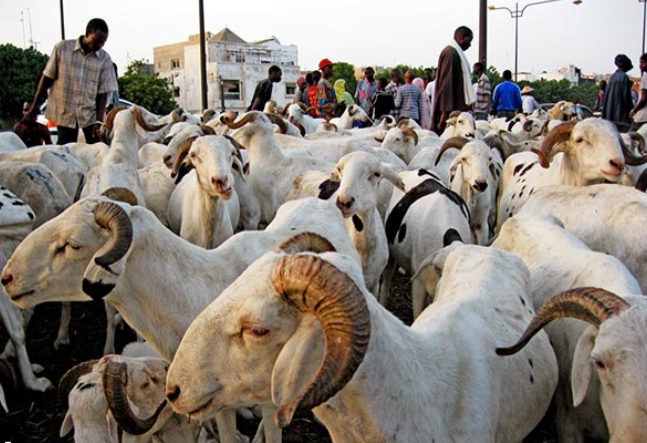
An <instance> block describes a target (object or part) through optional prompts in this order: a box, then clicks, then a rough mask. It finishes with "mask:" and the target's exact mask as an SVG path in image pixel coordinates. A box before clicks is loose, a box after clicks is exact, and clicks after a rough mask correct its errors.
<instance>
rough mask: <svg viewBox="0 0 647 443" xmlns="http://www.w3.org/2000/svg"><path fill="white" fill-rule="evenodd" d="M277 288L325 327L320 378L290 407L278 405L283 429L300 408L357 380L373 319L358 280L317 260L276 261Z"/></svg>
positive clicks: (278, 420)
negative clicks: (355, 377) (354, 376)
mask: <svg viewBox="0 0 647 443" xmlns="http://www.w3.org/2000/svg"><path fill="white" fill-rule="evenodd" d="M272 284H273V285H274V289H275V290H276V291H277V292H278V293H279V294H281V296H282V297H283V298H284V300H285V301H286V302H287V303H289V304H291V305H292V306H294V307H296V308H297V309H299V310H300V311H302V312H311V313H312V314H313V315H314V316H315V317H316V318H317V320H318V321H319V322H320V323H321V327H322V329H323V333H324V338H325V346H326V349H325V352H324V356H323V361H322V363H321V366H320V367H319V369H318V371H317V373H316V375H315V376H314V377H313V379H312V380H311V381H310V382H309V383H308V385H307V386H306V387H305V388H304V389H302V390H301V392H299V393H298V394H297V395H296V396H295V397H294V398H292V399H290V400H289V403H287V404H283V405H280V406H279V409H278V411H277V413H276V419H275V421H276V424H277V425H278V426H279V427H281V428H283V427H285V426H287V425H288V424H289V423H290V421H291V420H292V416H293V414H294V412H295V411H296V410H297V409H310V408H314V407H315V406H317V405H319V404H321V403H323V402H325V401H326V400H328V399H329V398H330V397H332V396H333V395H335V394H336V393H337V392H338V391H339V390H341V389H342V388H343V387H344V386H345V385H346V383H348V381H349V380H350V379H351V378H352V377H353V374H354V373H355V371H356V370H357V368H358V367H359V365H360V363H361V362H362V360H363V359H364V354H365V353H366V350H367V348H368V344H369V339H370V336H371V319H370V314H369V311H368V307H367V306H366V300H365V299H364V294H362V292H361V290H360V289H359V288H358V287H357V286H356V285H355V283H354V282H353V280H352V279H351V278H350V277H349V276H348V275H346V274H345V273H343V272H342V271H340V270H339V269H337V268H336V267H335V266H333V265H332V264H330V263H328V262H327V261H325V260H323V259H322V258H321V257H318V256H315V255H291V256H287V257H283V258H281V259H280V260H278V261H277V262H276V264H275V265H274V269H273V270H272Z"/></svg>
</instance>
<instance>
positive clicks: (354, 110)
mask: <svg viewBox="0 0 647 443" xmlns="http://www.w3.org/2000/svg"><path fill="white" fill-rule="evenodd" d="M355 114H357V108H355V107H354V106H353V105H351V106H349V108H348V115H350V116H351V117H352V116H354V115H355Z"/></svg>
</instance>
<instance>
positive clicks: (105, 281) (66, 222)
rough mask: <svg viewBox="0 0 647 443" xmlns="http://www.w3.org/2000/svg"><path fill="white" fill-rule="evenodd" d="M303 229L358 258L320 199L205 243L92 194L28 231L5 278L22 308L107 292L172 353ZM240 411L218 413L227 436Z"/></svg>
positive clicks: (332, 210)
mask: <svg viewBox="0 0 647 443" xmlns="http://www.w3.org/2000/svg"><path fill="white" fill-rule="evenodd" d="M304 231H313V232H315V233H318V234H319V235H321V236H323V237H324V238H325V239H327V241H328V242H330V243H331V244H332V245H333V246H334V247H335V248H336V249H337V250H339V251H342V252H344V253H345V254H347V255H350V256H351V257H353V258H354V259H355V260H356V261H357V263H359V257H358V255H357V251H356V250H355V247H354V246H353V244H352V243H351V241H350V238H349V237H348V234H347V233H346V230H345V227H344V220H343V217H342V215H341V213H340V212H339V210H338V209H337V208H336V207H335V206H334V204H333V203H331V202H325V201H322V200H319V199H316V198H310V199H303V200H298V201H294V202H288V203H286V204H285V205H283V206H282V207H281V208H280V209H279V211H278V212H277V215H276V217H275V219H274V220H273V222H272V223H271V224H270V225H268V227H267V228H266V230H265V231H257V232H241V233H238V234H236V235H234V236H233V237H231V238H230V239H228V240H227V241H226V242H224V243H223V244H222V245H221V246H220V247H218V248H217V249H215V250H205V249H203V248H200V247H197V246H195V245H192V244H190V243H188V242H187V241H186V240H184V239H181V238H179V237H177V236H176V235H175V234H173V233H172V232H170V231H169V230H168V229H167V228H165V227H164V226H163V225H161V224H160V223H159V221H158V220H157V218H156V217H155V215H154V214H152V213H151V212H150V211H149V210H147V209H146V208H143V207H141V206H130V205H127V204H123V203H119V202H112V201H109V200H107V199H106V198H105V197H88V198H86V199H83V200H80V201H79V202H77V203H76V204H74V205H72V206H71V207H70V208H68V210H67V211H65V212H64V213H63V214H61V216H60V217H57V218H56V219H55V220H52V221H51V222H50V223H48V224H45V225H43V226H42V227H41V228H39V229H36V230H35V231H34V232H33V233H32V234H30V235H29V236H28V237H27V238H26V239H25V240H24V241H23V242H22V243H21V244H20V245H19V246H18V248H17V249H16V251H15V253H14V254H13V256H12V258H11V259H10V260H9V262H8V263H7V265H6V266H5V269H4V271H3V274H2V280H1V281H2V284H3V286H4V288H5V291H6V293H7V294H8V295H9V297H10V298H11V299H12V301H13V302H14V303H15V304H17V305H18V306H20V307H22V308H27V307H33V306H35V305H37V304H39V303H43V302H47V301H57V300H58V301H89V300H90V298H89V297H91V298H93V299H95V300H100V299H105V300H106V301H107V302H109V303H110V304H112V305H113V306H115V307H117V309H118V310H119V312H120V314H121V315H122V316H123V318H124V320H125V321H126V322H127V323H128V324H129V325H130V326H131V327H133V328H134V329H135V330H136V331H137V332H138V333H139V334H140V335H141V336H143V337H144V338H145V339H146V340H147V341H148V343H149V344H150V345H151V346H152V347H153V349H155V351H156V352H158V353H159V355H161V356H162V358H164V359H165V360H166V361H171V360H172V359H173V356H174V354H175V351H176V349H177V347H178V345H179V343H180V340H181V338H182V336H183V335H184V332H185V331H186V329H187V328H188V327H189V325H190V324H191V322H192V321H193V319H194V318H195V317H196V316H197V315H198V314H199V313H200V312H202V310H203V309H204V308H205V307H206V306H207V305H208V304H209V303H210V302H211V301H212V300H213V299H215V298H216V297H218V296H219V294H220V292H222V290H224V289H225V288H226V287H227V286H229V284H230V283H231V282H233V281H234V280H235V279H236V278H237V277H238V276H239V275H240V274H241V273H242V272H243V271H244V270H245V269H246V268H247V266H248V265H249V264H251V263H252V262H253V261H254V260H256V259H257V258H258V257H260V256H261V255H262V254H263V253H265V252H266V251H268V250H270V249H271V248H273V247H274V246H275V245H276V244H277V243H278V242H280V241H282V240H283V239H285V238H286V237H287V236H291V235H293V234H295V233H299V232H304ZM182 275H186V276H188V277H187V278H178V276H182ZM160 324H163V325H165V327H164V328H160V327H159V325H160ZM252 404H254V403H252ZM234 419H235V415H234V412H233V411H223V413H222V415H221V416H220V419H219V428H220V427H221V426H223V428H221V438H222V442H223V443H225V442H226V443H233V442H235V438H234V436H233V434H227V433H226V432H225V431H223V430H222V429H235V422H234ZM223 434H224V435H223ZM275 441H276V440H272V442H275ZM268 443H270V442H268Z"/></svg>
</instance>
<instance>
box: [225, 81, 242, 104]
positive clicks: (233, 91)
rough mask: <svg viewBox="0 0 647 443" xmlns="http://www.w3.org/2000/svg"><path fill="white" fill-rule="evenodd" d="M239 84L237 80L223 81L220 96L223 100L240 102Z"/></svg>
mask: <svg viewBox="0 0 647 443" xmlns="http://www.w3.org/2000/svg"><path fill="white" fill-rule="evenodd" d="M241 90H242V88H241V84H240V81H239V80H223V81H222V94H223V96H224V97H225V100H242V97H241Z"/></svg>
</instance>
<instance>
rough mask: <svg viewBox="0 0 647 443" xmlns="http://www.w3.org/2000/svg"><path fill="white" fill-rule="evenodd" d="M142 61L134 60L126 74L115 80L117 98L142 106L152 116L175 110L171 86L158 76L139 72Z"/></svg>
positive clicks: (143, 62) (175, 104)
mask: <svg viewBox="0 0 647 443" xmlns="http://www.w3.org/2000/svg"><path fill="white" fill-rule="evenodd" d="M145 64H146V62H145V61H144V60H136V61H134V62H132V63H131V64H130V65H128V68H127V69H126V73H125V74H124V75H123V76H121V77H119V78H118V79H117V82H118V83H119V96H120V97H121V98H124V99H126V100H129V101H131V102H133V103H135V104H137V105H140V106H143V107H144V108H146V109H148V110H149V111H151V112H152V113H154V114H158V115H163V114H168V113H169V112H171V111H173V109H175V108H177V107H178V105H177V102H176V101H175V99H174V98H173V92H172V91H171V85H170V83H169V81H168V80H167V79H164V78H160V77H159V75H158V74H154V75H148V74H145V73H143V72H142V71H141V69H140V68H141V67H142V66H143V65H145Z"/></svg>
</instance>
